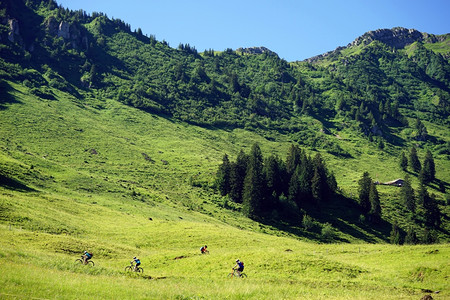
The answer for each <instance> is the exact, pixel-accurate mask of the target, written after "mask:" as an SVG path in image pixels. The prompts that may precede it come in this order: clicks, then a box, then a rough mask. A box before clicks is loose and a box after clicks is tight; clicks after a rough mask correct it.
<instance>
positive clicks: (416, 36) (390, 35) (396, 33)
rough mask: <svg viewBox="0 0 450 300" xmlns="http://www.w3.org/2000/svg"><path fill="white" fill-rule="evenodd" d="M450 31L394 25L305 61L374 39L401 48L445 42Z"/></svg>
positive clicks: (318, 58)
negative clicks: (438, 32) (422, 43)
mask: <svg viewBox="0 0 450 300" xmlns="http://www.w3.org/2000/svg"><path fill="white" fill-rule="evenodd" d="M449 35H450V33H447V34H442V35H435V34H430V33H425V32H420V31H418V30H416V29H407V28H404V27H393V28H392V29H377V30H371V31H368V32H366V33H364V34H363V35H361V36H359V37H357V38H356V39H355V40H353V42H351V43H348V44H347V46H338V47H337V48H336V49H334V50H331V51H328V52H325V53H323V54H319V55H316V56H313V57H310V58H307V59H305V60H304V61H306V62H309V63H313V62H317V61H319V60H321V59H324V58H326V57H328V56H330V55H333V54H336V53H337V52H340V51H342V50H345V49H347V48H351V47H358V46H360V45H368V44H370V43H371V42H373V41H379V42H381V43H383V44H386V45H387V46H389V47H392V48H394V49H401V48H404V47H405V46H407V45H411V44H413V43H415V42H423V41H426V42H428V43H431V44H433V43H438V42H443V41H444V40H446V39H447V38H448V37H449Z"/></svg>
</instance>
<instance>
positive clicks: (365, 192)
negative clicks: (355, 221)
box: [358, 172, 372, 213]
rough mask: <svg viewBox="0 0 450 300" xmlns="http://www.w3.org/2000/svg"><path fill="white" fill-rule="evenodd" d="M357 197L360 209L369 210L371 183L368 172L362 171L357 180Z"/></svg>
mask: <svg viewBox="0 0 450 300" xmlns="http://www.w3.org/2000/svg"><path fill="white" fill-rule="evenodd" d="M358 184H359V187H358V199H359V205H360V206H361V208H362V210H363V211H364V212H365V213H367V212H369V210H370V198H369V195H370V186H371V184H372V178H370V175H369V172H364V173H363V176H362V178H361V179H360V180H359V181H358Z"/></svg>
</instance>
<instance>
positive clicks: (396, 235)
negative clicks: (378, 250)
mask: <svg viewBox="0 0 450 300" xmlns="http://www.w3.org/2000/svg"><path fill="white" fill-rule="evenodd" d="M389 240H390V241H391V244H394V245H400V244H401V243H402V238H401V235H400V228H399V227H398V225H397V223H394V224H392V230H391V235H390V237H389Z"/></svg>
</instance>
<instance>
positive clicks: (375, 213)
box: [369, 183, 381, 221]
mask: <svg viewBox="0 0 450 300" xmlns="http://www.w3.org/2000/svg"><path fill="white" fill-rule="evenodd" d="M369 201H370V211H369V215H370V216H371V218H372V219H373V221H378V220H380V219H381V206H380V196H379V195H378V191H377V186H376V185H375V184H374V183H371V185H370V190H369Z"/></svg>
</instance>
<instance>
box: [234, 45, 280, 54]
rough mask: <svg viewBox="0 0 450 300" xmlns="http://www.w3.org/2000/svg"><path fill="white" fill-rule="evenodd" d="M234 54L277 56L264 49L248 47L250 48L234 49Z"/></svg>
mask: <svg viewBox="0 0 450 300" xmlns="http://www.w3.org/2000/svg"><path fill="white" fill-rule="evenodd" d="M236 52H241V53H245V54H263V53H268V54H272V55H276V56H278V54H276V53H275V52H273V51H272V50H269V49H267V48H266V47H250V48H238V49H236Z"/></svg>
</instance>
